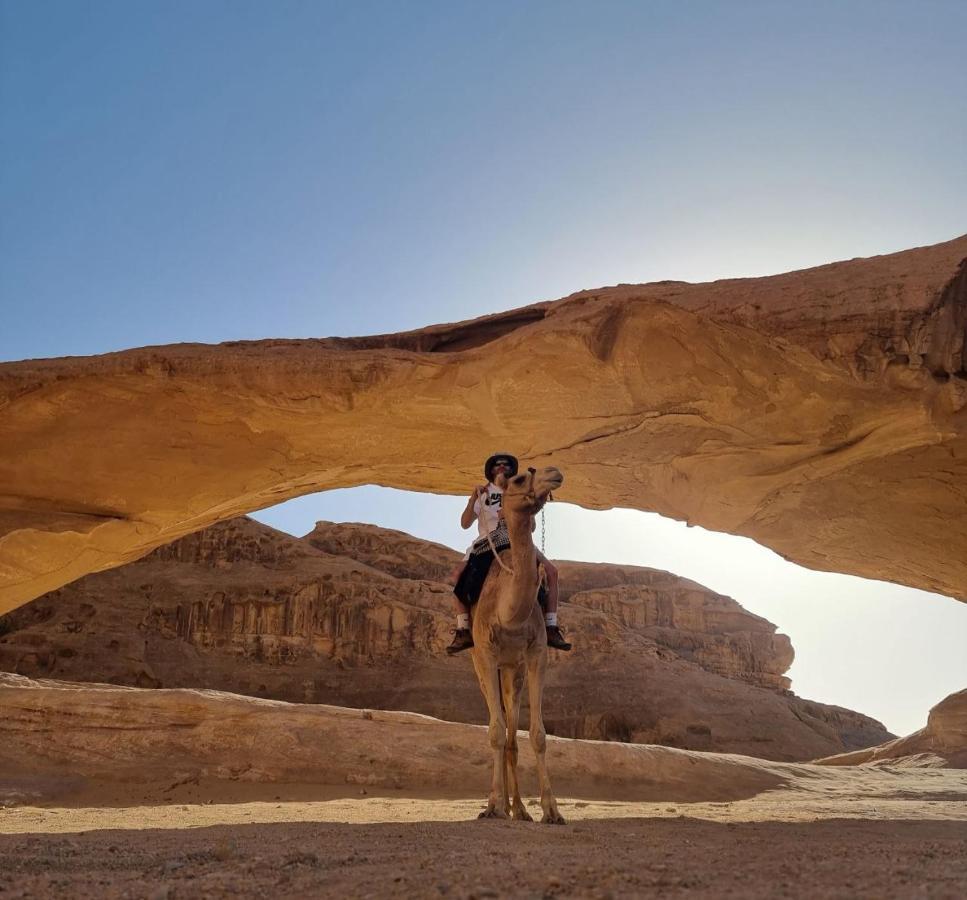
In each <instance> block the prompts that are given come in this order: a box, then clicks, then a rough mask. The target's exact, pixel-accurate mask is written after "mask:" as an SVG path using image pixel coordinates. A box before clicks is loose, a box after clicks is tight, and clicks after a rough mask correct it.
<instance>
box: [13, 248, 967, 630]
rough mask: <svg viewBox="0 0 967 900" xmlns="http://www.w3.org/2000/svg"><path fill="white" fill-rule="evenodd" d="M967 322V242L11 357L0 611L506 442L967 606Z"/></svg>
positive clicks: (674, 509)
mask: <svg viewBox="0 0 967 900" xmlns="http://www.w3.org/2000/svg"><path fill="white" fill-rule="evenodd" d="M965 330H967V236H964V237H961V238H957V239H956V240H953V241H949V242H946V243H944V244H938V245H935V246H933V247H925V248H919V249H915V250H908V251H904V252H902V253H895V254H891V255H888V256H881V257H874V258H871V259H858V260H851V261H847V262H840V263H833V264H830V265H826V266H821V267H818V268H815V269H808V270H804V271H801V272H793V273H789V274H785V275H778V276H773V277H769V278H758V279H733V280H729V281H719V282H712V283H708V284H686V283H683V282H660V283H656V284H648V285H620V286H617V287H612V288H602V289H600V290H594V291H582V292H579V293H577V294H573V295H571V296H569V297H566V298H564V299H563V300H559V301H556V302H544V303H538V304H535V305H533V306H530V307H526V308H524V309H519V310H514V311H511V312H508V313H503V314H499V315H495V316H488V317H485V318H482V319H477V320H473V321H469V322H463V323H458V324H455V325H440V326H434V327H430V328H426V329H422V330H419V331H416V332H409V333H405V334H396V335H381V336H375V337H367V338H348V339H339V338H330V339H322V340H265V341H254V342H234V343H228V344H220V345H217V346H208V345H198V344H179V345H173V346H167V347H147V348H142V349H138V350H129V351H124V352H121V353H112V354H107V355H104V356H97V357H71V358H64V359H52V360H28V361H23V362H16V363H5V364H3V365H0V612H4V611H6V610H9V609H12V608H14V607H16V606H18V605H19V604H22V603H24V602H26V601H28V600H30V599H32V598H33V597H36V596H39V595H40V594H42V593H45V592H46V591H49V590H52V589H53V588H56V587H58V586H60V585H62V584H65V583H67V582H69V581H72V580H73V579H75V578H78V577H80V576H81V575H84V574H86V573H88V572H93V571H99V570H102V569H105V568H109V567H111V566H115V565H118V564H120V563H123V562H127V561H130V560H132V559H135V558H137V557H138V556H141V555H143V554H145V553H147V552H148V551H150V550H151V549H153V548H154V547H157V546H159V545H161V544H163V543H167V542H169V541H171V540H174V539H175V538H178V537H180V536H182V535H184V534H187V533H189V532H192V531H195V530H197V529H200V528H202V527H204V526H206V525H209V524H212V523H213V522H216V521H218V520H221V519H226V518H229V517H233V516H236V515H239V514H241V513H245V512H249V511H252V510H255V509H258V508H261V507H264V506H267V505H270V504H274V503H277V502H280V501H282V500H285V499H288V498H291V497H295V496H298V495H301V494H305V493H309V492H312V491H318V490H325V489H329V488H336V487H349V486H355V485H361V484H367V483H374V484H381V485H387V486H392V487H398V488H406V489H411V490H421V491H433V492H439V493H459V492H462V491H463V490H464V489H465V487H466V484H468V483H472V482H473V480H474V478H475V477H476V471H477V468H478V465H479V460H480V459H481V458H482V457H483V456H485V455H486V453H487V452H489V451H490V450H491V449H492V448H493V447H496V446H513V447H515V448H517V449H518V450H519V452H520V454H521V456H522V457H523V458H526V459H527V460H529V461H531V462H532V463H533V464H535V465H549V464H553V465H558V466H560V467H561V468H562V469H566V470H567V472H568V485H567V488H566V490H565V491H564V493H563V494H562V496H561V499H564V500H568V501H571V502H575V503H579V504H582V505H585V506H589V507H598V508H607V507H612V506H622V507H631V508H637V509H647V510H655V511H657V512H660V513H662V514H664V515H668V516H673V517H675V518H679V519H686V520H688V521H689V522H691V523H694V524H700V525H703V526H705V527H708V528H712V529H716V530H720V531H728V532H731V533H734V534H741V535H747V536H749V537H752V538H754V539H755V540H757V541H759V542H760V543H762V544H764V545H766V546H769V547H771V548H773V549H774V550H776V551H778V552H779V553H781V554H783V555H784V556H786V557H788V558H790V559H792V560H794V561H796V562H799V563H802V564H804V565H807V566H811V567H813V568H818V569H826V570H832V571H839V572H850V573H854V574H857V575H863V576H867V577H874V578H881V579H886V580H892V581H896V582H900V583H903V584H908V585H912V586H915V587H921V588H925V589H928V590H933V591H938V592H941V593H945V594H948V595H950V596H954V597H957V598H958V599H960V600H964V601H967V515H965V512H967V410H965V407H967V363H965V358H964V357H965V352H964V344H965V337H964V335H965ZM522 349H523V350H524V352H521V350H522ZM509 360H513V362H508V361H509ZM498 362H500V363H501V364H500V365H497V363H498ZM525 397H527V398H536V399H537V400H538V401H539V402H538V403H536V404H535V403H534V402H533V401H528V403H527V404H526V405H527V409H528V411H527V413H526V414H522V413H520V414H519V413H518V412H516V410H518V409H520V408H521V404H519V403H516V402H500V401H501V400H510V401H514V400H515V399H521V398H525ZM535 405H536V408H537V409H539V410H543V411H545V415H544V416H543V417H541V416H536V417H535V415H534V408H535ZM592 485H593V490H592Z"/></svg>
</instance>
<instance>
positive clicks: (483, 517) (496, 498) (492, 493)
mask: <svg viewBox="0 0 967 900" xmlns="http://www.w3.org/2000/svg"><path fill="white" fill-rule="evenodd" d="M503 496H504V491H503V488H499V487H497V485H495V484H493V483H491V482H488V483H487V489H486V490H485V491H484V493H483V496H482V497H478V498H477V501H476V502H475V503H474V505H473V511H474V512H475V513H476V514H477V531H478V532H479V534H480V537H483V536H484V535H486V534H490V532H491V531H493V530H494V529H495V528H496V527H497V520H498V519H499V518H500V506H501V502H502V501H503Z"/></svg>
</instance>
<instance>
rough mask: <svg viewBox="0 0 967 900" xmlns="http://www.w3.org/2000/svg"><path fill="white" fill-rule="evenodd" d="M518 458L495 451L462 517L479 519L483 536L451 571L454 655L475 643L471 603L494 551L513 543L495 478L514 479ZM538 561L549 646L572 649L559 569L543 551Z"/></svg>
mask: <svg viewBox="0 0 967 900" xmlns="http://www.w3.org/2000/svg"><path fill="white" fill-rule="evenodd" d="M517 468H518V463H517V458H516V457H515V456H512V455H511V454H510V453H495V454H494V455H493V456H491V457H490V459H488V460H487V462H486V463H485V465H484V477H485V478H486V479H487V483H486V484H485V485H479V486H477V487H475V488H474V489H473V492H472V493H471V494H470V499H469V500H468V501H467V506H466V508H465V509H464V511H463V513H462V514H461V516H460V527H461V528H464V529H466V528H469V527H470V526H471V525H472V524H473V523H474V522H475V521H476V522H477V530H478V532H479V535H480V536H479V537H478V538H477V540H476V541H474V543H473V544H471V546H470V547H469V548H468V550H467V552H466V553H465V554H464V557H463V559H462V560H461V561H460V562H459V563H458V564H457V565H456V566H455V567H454V569H453V571H452V572H451V573H450V584H452V585H453V608H454V611H455V612H456V616H457V628H456V632H455V634H454V636H453V642H452V643H451V644H450V646H449V647H447V653H448V654H450V655H451V656H452V655H453V654H454V653H460V652H461V651H462V650H468V649H469V648H470V647H472V646H473V634H472V633H471V631H470V606H471V605H472V604H473V603H475V602H476V601H477V596H478V595H479V592H480V588H481V587H482V586H483V580H484V578H486V575H487V571H488V570H489V568H490V563H491V562H493V559H494V550H496V551H498V552H499V551H500V550H502V549H504V548H506V547H509V546H510V539H509V537H508V535H507V527H506V524H505V523H504V520H503V513H502V511H501V497H502V495H503V489H502V488H500V487H498V486H497V485H496V484H495V483H494V481H495V479H496V478H497V476H498V475H499V474H501V473H502V474H503V475H504V477H505V478H513V477H514V476H515V475H516V474H517ZM537 563H538V565H540V564H541V563H543V564H544V571H545V572H546V575H547V591H546V605H545V607H544V610H545V611H544V624H545V625H546V627H547V646H548V647H554V648H555V649H556V650H570V649H571V645H570V643H568V642H567V641H566V640H564V635H563V634H561V629H560V627H559V626H558V624H557V605H558V585H557V568H556V567H555V566H554V565H553V564H552V563H551V562H549V561H548V559H547V557H546V556H544V554H543V553H541V552H540V551H539V550H538V551H537Z"/></svg>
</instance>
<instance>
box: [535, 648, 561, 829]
mask: <svg viewBox="0 0 967 900" xmlns="http://www.w3.org/2000/svg"><path fill="white" fill-rule="evenodd" d="M546 667H547V650H545V649H544V648H543V647H542V648H541V650H540V652H539V653H535V654H534V656H532V657H531V658H530V659H528V660H527V691H528V702H529V703H530V709H531V722H530V736H531V747H533V748H534V757H535V759H536V760H537V780H538V781H539V782H540V785H541V808H542V809H543V810H544V818H543V819H541V821H542V822H547V823H548V824H551V825H563V824H564V816H562V815H561V814H560V812H559V811H558V808H557V801H556V800H555V799H554V794H553V793H552V791H551V779H550V778H549V777H548V774H547V763H546V762H545V761H544V752H545V750H546V749H547V733H546V732H545V731H544V714H543V712H542V710H541V705H542V702H543V699H544V671H545V669H546Z"/></svg>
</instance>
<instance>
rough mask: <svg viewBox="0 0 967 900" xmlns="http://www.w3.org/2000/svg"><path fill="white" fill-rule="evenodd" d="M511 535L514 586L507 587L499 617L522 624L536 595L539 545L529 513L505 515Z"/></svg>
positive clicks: (515, 623)
mask: <svg viewBox="0 0 967 900" xmlns="http://www.w3.org/2000/svg"><path fill="white" fill-rule="evenodd" d="M505 518H506V520H507V534H508V535H509V536H510V558H511V567H512V568H513V570H514V574H513V575H512V576H511V577H510V584H511V586H512V587H511V590H509V591H504V592H503V594H502V595H501V598H500V602H499V604H498V608H497V617H498V619H499V620H500V622H501V624H502V625H504V626H507V627H513V626H515V625H522V624H523V623H524V622H526V621H527V619H528V618H529V617H530V615H531V613H532V612H533V610H534V601H535V599H536V597H537V549H536V548H535V547H534V540H533V538H532V537H531V517H530V516H529V515H527V514H526V513H522V514H511V515H506V513H505Z"/></svg>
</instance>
